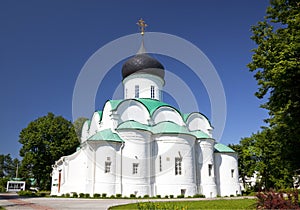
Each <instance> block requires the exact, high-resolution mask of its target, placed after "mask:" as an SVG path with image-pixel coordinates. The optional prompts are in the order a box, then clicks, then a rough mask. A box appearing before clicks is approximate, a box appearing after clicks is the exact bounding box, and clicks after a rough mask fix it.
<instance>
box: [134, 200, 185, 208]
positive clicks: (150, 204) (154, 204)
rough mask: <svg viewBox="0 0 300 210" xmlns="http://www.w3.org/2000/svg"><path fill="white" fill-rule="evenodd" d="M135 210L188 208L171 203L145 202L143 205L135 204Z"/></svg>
mask: <svg viewBox="0 0 300 210" xmlns="http://www.w3.org/2000/svg"><path fill="white" fill-rule="evenodd" d="M137 208H138V209H140V210H148V209H157V210H159V209H188V206H187V205H185V206H183V205H180V204H176V203H172V202H163V203H158V202H145V203H137Z"/></svg>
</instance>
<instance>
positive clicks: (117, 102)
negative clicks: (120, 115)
mask: <svg viewBox="0 0 300 210" xmlns="http://www.w3.org/2000/svg"><path fill="white" fill-rule="evenodd" d="M122 101H124V100H109V103H110V105H111V108H112V110H114V109H116V108H117V107H118V106H119V104H120V103H121V102H122Z"/></svg>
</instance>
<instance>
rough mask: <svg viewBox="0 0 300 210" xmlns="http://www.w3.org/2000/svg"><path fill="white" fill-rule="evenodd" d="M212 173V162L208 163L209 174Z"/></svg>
mask: <svg viewBox="0 0 300 210" xmlns="http://www.w3.org/2000/svg"><path fill="white" fill-rule="evenodd" d="M211 174H212V164H208V176H211Z"/></svg>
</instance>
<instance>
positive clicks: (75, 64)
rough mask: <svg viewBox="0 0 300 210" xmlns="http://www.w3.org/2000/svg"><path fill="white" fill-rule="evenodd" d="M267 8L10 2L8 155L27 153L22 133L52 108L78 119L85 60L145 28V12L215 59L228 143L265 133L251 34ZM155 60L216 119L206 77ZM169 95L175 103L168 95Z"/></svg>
mask: <svg viewBox="0 0 300 210" xmlns="http://www.w3.org/2000/svg"><path fill="white" fill-rule="evenodd" d="M267 5H268V1H262V0H243V1H240V0H227V1H217V0H197V1H196V0H194V1H177V0H173V1H156V0H152V1H135V0H132V1H121V0H120V1H115V0H112V1H96V0H87V1H84V0H51V1H50V0H42V1H40V0H36V1H33V0H27V1H21V0H19V1H15V0H2V1H1V2H0V30H1V31H0V32H1V33H0V71H1V76H0V95H1V103H0V110H1V121H0V122H1V125H0V128H1V130H0V131H1V139H0V154H7V153H10V154H11V155H12V156H13V157H19V156H18V153H19V149H20V148H21V144H19V143H18V138H19V133H20V131H21V130H22V129H23V128H25V127H26V126H27V125H28V123H29V122H30V121H32V120H34V119H36V118H38V117H41V116H44V115H46V114H47V113H48V112H53V113H54V114H56V115H62V116H63V117H65V118H67V119H68V120H72V95H73V89H74V85H75V82H76V79H77V77H78V75H79V73H80V71H81V69H82V67H83V65H84V64H85V63H86V61H87V60H88V59H89V57H90V56H92V55H93V53H95V52H96V51H97V50H98V49H99V48H101V47H102V46H103V45H105V44H107V43H109V42H110V41H113V40H115V39H117V38H120V37H122V36H125V35H129V34H133V33H137V32H138V28H137V25H136V22H137V20H138V19H139V18H141V17H142V18H143V19H144V20H146V22H147V23H148V24H149V26H148V27H147V31H151V32H163V33H168V34H173V35H176V36H179V37H182V38H184V39H186V40H188V41H190V42H191V43H193V44H194V45H196V46H197V47H198V48H199V49H200V50H202V51H203V52H204V53H205V55H206V56H207V57H208V58H209V59H210V61H211V62H212V63H213V65H214V66H215V68H216V70H217V72H218V74H219V76H220V78H221V80H222V83H223V86H224V90H225V94H226V100H227V120H226V126H225V129H224V133H223V136H222V139H221V142H222V143H224V144H229V143H238V142H239V140H240V139H241V138H242V137H247V136H250V135H251V133H253V132H256V131H258V130H259V129H260V126H262V125H264V124H263V119H265V118H266V117H267V112H266V111H265V110H263V109H261V108H259V105H260V104H261V103H262V102H263V101H262V100H259V99H257V98H256V97H255V96H254V92H255V91H256V90H257V84H256V81H255V79H254V78H253V73H250V72H249V70H248V69H247V67H246V65H247V63H249V62H250V61H251V55H252V52H251V49H253V48H255V47H256V46H255V44H254V42H253V41H252V40H251V39H250V36H251V32H250V28H251V25H254V24H256V23H257V22H258V21H260V20H262V19H263V16H264V15H265V10H266V7H267ZM137 41H138V40H137ZM116 50H122V49H116ZM155 57H156V58H157V59H159V60H160V61H161V62H162V63H163V64H164V66H165V67H166V68H167V69H168V70H169V71H171V72H173V73H175V74H177V75H178V76H179V77H181V78H183V80H184V81H186V82H187V83H189V84H190V88H191V89H192V90H193V92H194V94H195V95H197V96H196V98H197V100H198V104H199V107H200V111H201V112H202V113H204V114H206V115H207V116H208V117H210V111H211V110H210V102H209V98H208V96H207V93H206V91H205V88H204V87H203V85H202V84H201V81H199V80H195V76H194V75H193V74H192V73H191V72H190V71H188V70H185V68H186V67H185V66H184V65H183V64H181V63H180V62H179V61H176V60H173V59H171V58H168V57H164V56H159V55H157V56H155ZM121 66H122V63H119V64H117V65H116V66H115V67H114V68H113V69H111V70H110V71H109V73H108V74H107V75H106V78H107V80H106V81H104V82H103V83H101V85H100V87H99V89H98V94H97V97H96V101H95V104H96V107H97V108H98V109H101V108H102V106H103V104H104V102H105V101H106V100H107V99H110V98H111V97H112V94H113V90H114V89H115V88H116V86H117V85H118V84H119V83H120V82H121V80H122V77H121V69H120V68H121ZM99 73H101V70H99ZM183 94H184V93H183ZM198 94H199V95H198ZM165 100H166V101H165V102H168V103H171V104H172V103H173V102H174V100H172V98H171V97H168V95H166V96H165ZM175 106H176V105H175ZM91 115H92V113H91V114H90V116H91ZM90 116H87V117H90Z"/></svg>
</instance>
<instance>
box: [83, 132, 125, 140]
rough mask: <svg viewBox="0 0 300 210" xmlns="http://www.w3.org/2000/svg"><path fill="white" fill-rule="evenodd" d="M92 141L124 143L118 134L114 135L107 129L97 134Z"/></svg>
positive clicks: (92, 137) (91, 138)
mask: <svg viewBox="0 0 300 210" xmlns="http://www.w3.org/2000/svg"><path fill="white" fill-rule="evenodd" d="M88 140H90V141H116V142H123V140H122V139H121V138H120V136H119V135H118V134H116V133H113V132H112V131H111V129H105V130H102V131H99V132H97V133H96V134H94V135H93V136H91V137H90V138H88Z"/></svg>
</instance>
